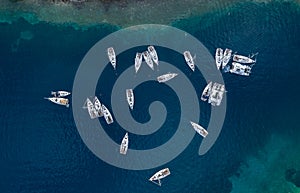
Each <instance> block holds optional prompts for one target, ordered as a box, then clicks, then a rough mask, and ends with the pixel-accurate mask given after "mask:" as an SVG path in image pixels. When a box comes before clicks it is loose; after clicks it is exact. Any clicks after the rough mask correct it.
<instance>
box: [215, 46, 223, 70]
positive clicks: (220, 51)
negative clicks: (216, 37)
mask: <svg viewBox="0 0 300 193" xmlns="http://www.w3.org/2000/svg"><path fill="white" fill-rule="evenodd" d="M215 60H216V65H217V68H218V70H220V67H221V66H222V61H223V49H222V48H217V49H216V54H215Z"/></svg>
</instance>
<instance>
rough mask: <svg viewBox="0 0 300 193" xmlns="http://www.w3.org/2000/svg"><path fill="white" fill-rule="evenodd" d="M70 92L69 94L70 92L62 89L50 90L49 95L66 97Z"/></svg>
mask: <svg viewBox="0 0 300 193" xmlns="http://www.w3.org/2000/svg"><path fill="white" fill-rule="evenodd" d="M70 94H71V93H70V92H68V91H64V90H59V91H51V95H53V96H54V97H66V96H68V95H70Z"/></svg>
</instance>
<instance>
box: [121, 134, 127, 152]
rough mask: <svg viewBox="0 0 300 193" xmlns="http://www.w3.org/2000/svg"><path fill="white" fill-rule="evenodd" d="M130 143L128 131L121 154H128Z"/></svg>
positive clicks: (123, 140) (122, 144)
mask: <svg viewBox="0 0 300 193" xmlns="http://www.w3.org/2000/svg"><path fill="white" fill-rule="evenodd" d="M128 144H129V138H128V133H126V134H125V136H124V137H123V139H122V143H121V145H120V154H123V155H126V153H127V150H128Z"/></svg>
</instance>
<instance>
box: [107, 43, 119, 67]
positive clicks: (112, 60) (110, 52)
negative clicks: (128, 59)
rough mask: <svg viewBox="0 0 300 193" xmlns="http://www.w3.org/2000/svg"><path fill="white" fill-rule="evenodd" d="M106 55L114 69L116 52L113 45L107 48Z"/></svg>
mask: <svg viewBox="0 0 300 193" xmlns="http://www.w3.org/2000/svg"><path fill="white" fill-rule="evenodd" d="M107 55H108V59H109V61H110V63H111V65H112V66H113V68H114V69H116V66H117V61H116V53H115V50H114V48H113V47H109V48H107Z"/></svg>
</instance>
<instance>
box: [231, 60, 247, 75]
mask: <svg viewBox="0 0 300 193" xmlns="http://www.w3.org/2000/svg"><path fill="white" fill-rule="evenodd" d="M251 69H252V68H251V67H250V66H248V65H244V64H240V63H237V62H232V66H231V68H230V69H229V72H230V73H233V74H237V75H241V76H249V75H250V73H251Z"/></svg>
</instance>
